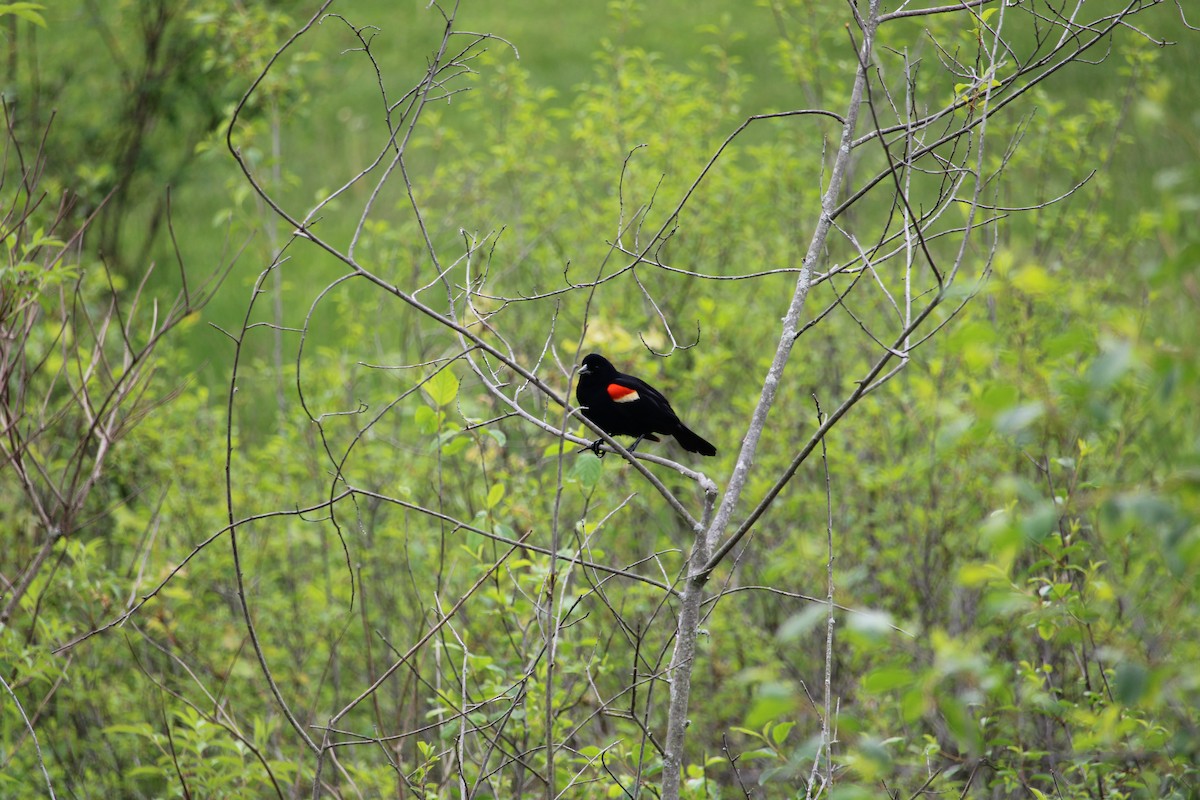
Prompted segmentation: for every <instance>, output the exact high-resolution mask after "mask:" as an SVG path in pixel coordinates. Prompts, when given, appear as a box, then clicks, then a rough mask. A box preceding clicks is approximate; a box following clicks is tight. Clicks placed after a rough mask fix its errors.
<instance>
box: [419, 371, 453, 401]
mask: <svg viewBox="0 0 1200 800" xmlns="http://www.w3.org/2000/svg"><path fill="white" fill-rule="evenodd" d="M425 394H427V395H428V396H429V400H430V401H431V402H432V403H433V404H434V405H435V406H438V407H441V406H448V405H450V404H451V403H453V402H454V398H455V397H458V378H456V377H454V373H453V372H451V371H450V370H449V369H448V368H447V369H444V370H442V371H441V372H438V373H436V374H434V376H433V377H432V378H430V379H429V380H428V381H426V382H425Z"/></svg>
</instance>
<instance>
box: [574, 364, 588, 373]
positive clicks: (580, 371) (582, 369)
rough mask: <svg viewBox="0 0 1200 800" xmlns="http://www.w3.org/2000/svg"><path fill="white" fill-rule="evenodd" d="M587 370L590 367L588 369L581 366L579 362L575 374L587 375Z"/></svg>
mask: <svg viewBox="0 0 1200 800" xmlns="http://www.w3.org/2000/svg"><path fill="white" fill-rule="evenodd" d="M589 372H591V370H590V369H588V368H587V367H585V366H583V365H582V364H580V365H579V372H576V373H575V374H576V375H587V374H588V373H589Z"/></svg>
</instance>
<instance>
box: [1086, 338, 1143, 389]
mask: <svg viewBox="0 0 1200 800" xmlns="http://www.w3.org/2000/svg"><path fill="white" fill-rule="evenodd" d="M1132 365H1133V345H1132V344H1131V343H1130V342H1127V341H1119V342H1114V343H1111V344H1110V345H1109V347H1108V348H1107V349H1106V350H1105V352H1103V353H1101V354H1100V355H1099V356H1097V357H1096V360H1095V361H1093V362H1092V364H1091V366H1090V367H1088V371H1087V381H1088V384H1089V385H1090V386H1091V387H1092V389H1093V390H1095V391H1102V390H1104V389H1107V388H1109V387H1110V386H1112V385H1113V384H1114V383H1116V382H1117V381H1118V380H1119V379H1120V378H1121V376H1122V375H1124V374H1125V373H1126V372H1127V371H1128V370H1129V368H1130V366H1132Z"/></svg>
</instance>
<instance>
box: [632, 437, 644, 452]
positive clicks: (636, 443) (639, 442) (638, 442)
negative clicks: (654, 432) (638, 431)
mask: <svg viewBox="0 0 1200 800" xmlns="http://www.w3.org/2000/svg"><path fill="white" fill-rule="evenodd" d="M645 438H646V434H644V433H643V434H642V435H641V436H639V437H638V438H636V439H634V440H633V446H632V447H630V448H629V452H631V453H632V452H633V451H634V450H637V446H638V445H639V444H641V443H642V439H645Z"/></svg>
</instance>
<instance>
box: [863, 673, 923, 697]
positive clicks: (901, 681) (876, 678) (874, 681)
mask: <svg viewBox="0 0 1200 800" xmlns="http://www.w3.org/2000/svg"><path fill="white" fill-rule="evenodd" d="M914 680H915V678H914V676H913V673H912V670H909V669H905V668H904V667H883V668H881V669H877V670H873V671H872V672H869V673H867V676H866V677H865V678H863V688H864V689H866V690H867V691H868V692H873V693H875V694H880V693H883V692H890V691H892V690H893V689H899V688H900V687H901V686H909V685H911V684H912V683H913V682H914Z"/></svg>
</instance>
